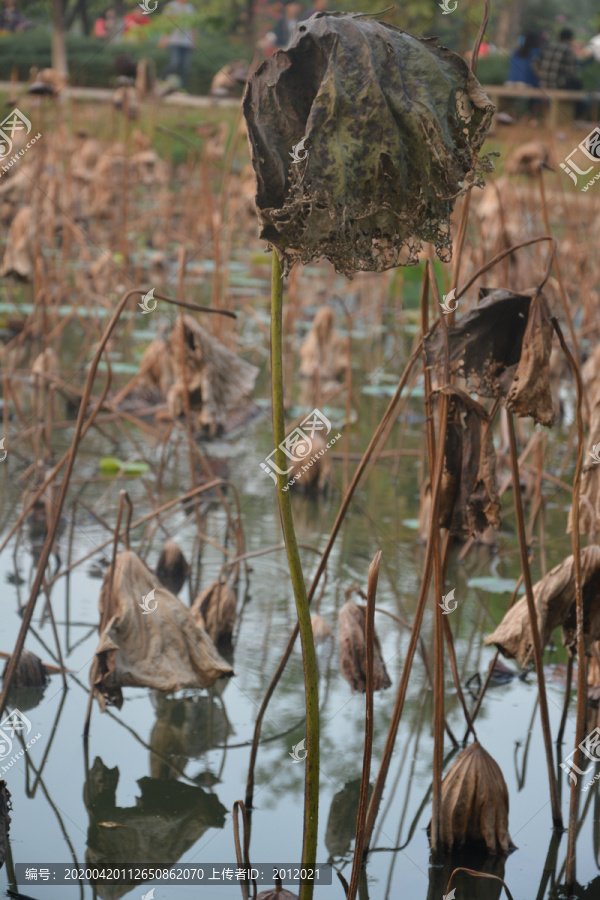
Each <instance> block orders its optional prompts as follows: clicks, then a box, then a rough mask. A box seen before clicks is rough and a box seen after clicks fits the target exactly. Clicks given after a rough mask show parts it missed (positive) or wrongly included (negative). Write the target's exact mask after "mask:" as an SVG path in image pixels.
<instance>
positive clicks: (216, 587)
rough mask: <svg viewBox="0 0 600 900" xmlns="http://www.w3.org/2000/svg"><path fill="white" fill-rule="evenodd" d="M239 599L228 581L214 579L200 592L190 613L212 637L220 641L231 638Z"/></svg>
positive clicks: (215, 640)
mask: <svg viewBox="0 0 600 900" xmlns="http://www.w3.org/2000/svg"><path fill="white" fill-rule="evenodd" d="M236 609H237V600H236V597H235V594H234V593H233V591H232V589H231V585H230V584H229V582H228V581H224V582H218V581H213V582H212V584H209V585H208V587H206V588H204V590H203V591H202V593H201V594H198V596H197V597H196V599H195V600H194V602H193V604H192V608H191V609H190V613H191V615H192V618H193V619H194V621H195V622H197V623H198V625H199V626H200V627H201V628H204V630H205V631H206V633H207V634H208V635H209V637H210V639H211V640H212V641H214V642H215V644H218V643H221V642H222V643H226V642H227V641H230V640H231V635H232V634H233V626H234V625H235V619H236Z"/></svg>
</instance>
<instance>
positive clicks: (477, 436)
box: [440, 388, 500, 538]
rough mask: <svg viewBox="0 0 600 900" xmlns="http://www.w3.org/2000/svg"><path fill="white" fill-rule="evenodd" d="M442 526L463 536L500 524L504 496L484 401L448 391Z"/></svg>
mask: <svg viewBox="0 0 600 900" xmlns="http://www.w3.org/2000/svg"><path fill="white" fill-rule="evenodd" d="M448 393H449V394H450V398H449V403H448V416H447V420H446V421H447V424H446V439H445V448H444V471H443V473H442V485H441V497H440V527H441V528H447V529H449V531H450V534H453V535H457V536H460V537H464V538H467V537H470V536H471V535H480V534H483V532H484V531H485V530H486V529H487V528H488V526H490V525H491V526H492V527H494V528H499V527H500V515H499V513H500V498H499V496H498V485H497V482H496V454H495V451H494V441H493V437H492V429H491V427H490V423H489V421H488V416H487V413H486V411H485V409H484V408H483V407H482V406H481V404H479V403H477V402H476V401H475V400H472V399H471V398H470V397H469V395H468V394H465V393H464V392H463V391H459V390H457V389H456V388H454V389H450V390H449V391H448Z"/></svg>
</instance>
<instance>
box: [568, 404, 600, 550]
mask: <svg viewBox="0 0 600 900" xmlns="http://www.w3.org/2000/svg"><path fill="white" fill-rule="evenodd" d="M596 398H597V399H596V403H595V404H594V406H593V407H592V411H591V413H590V427H589V432H588V436H587V440H586V448H589V449H588V450H587V452H586V453H584V456H583V470H582V473H581V493H580V498H579V531H580V533H581V534H586V533H587V534H593V533H594V532H598V531H599V530H600V463H599V462H598V460H597V459H596V458H595V456H599V457H600V395H599V394H596ZM592 454H595V456H594V455H592ZM572 528H573V508H572V507H571V509H570V511H569V525H568V528H567V531H568V532H569V533H570V532H571V530H572Z"/></svg>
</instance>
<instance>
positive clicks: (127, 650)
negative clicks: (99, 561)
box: [90, 550, 233, 711]
mask: <svg viewBox="0 0 600 900" xmlns="http://www.w3.org/2000/svg"><path fill="white" fill-rule="evenodd" d="M112 571H113V567H112V566H109V568H108V570H107V572H106V575H105V576H104V581H103V583H102V588H101V590H100V597H99V600H98V608H99V611H100V616H101V620H100V642H99V644H98V647H97V648H96V653H95V657H94V661H93V663H92V668H91V671H90V683H91V684H93V685H94V694H95V696H96V698H97V700H98V702H99V704H100V707H101V709H102V710H103V711H104V710H105V709H106V705H107V703H108V704H114V705H115V706H117V707H118V708H120V707H121V706H122V704H123V695H122V691H121V688H122V687H127V686H132V687H151V688H155V689H156V690H159V691H165V692H169V691H177V690H181V689H182V688H186V687H189V688H197V687H210V686H211V685H212V684H214V683H215V681H217V679H219V678H223V677H225V676H229V675H233V670H232V668H231V666H230V665H229V664H228V663H227V662H225V660H224V659H223V658H222V657H221V656H220V655H219V654H218V653H217V650H216V648H215V647H214V645H213V643H212V641H211V640H210V638H209V637H208V635H207V634H206V632H204V631H203V630H202V628H200V627H199V626H198V625H197V624H196V622H194V620H193V618H192V616H191V615H190V611H189V610H188V609H187V607H186V606H184V604H183V603H182V602H181V600H179V599H178V598H177V597H175V596H174V595H173V594H171V593H170V592H169V591H167V590H166V588H164V587H163V586H162V585H161V584H160V582H159V580H158V578H157V577H156V576H155V575H153V573H152V572H151V571H150V569H148V567H147V566H146V565H145V564H144V563H143V562H142V560H141V559H140V558H139V556H137V555H136V554H135V553H133V552H132V551H131V550H124V551H123V552H122V553H120V554H119V556H118V557H117V559H116V561H115V566H114V575H113V583H112V588H111V583H110V582H111V574H112ZM151 592H154V593H153V600H154V603H156V607H155V608H154V609H153V611H152V612H149V613H144V612H142V602H143V599H144V597H146V596H147V595H148V594H150V593H151ZM154 603H152V602H151V601H148V602H147V604H146V605H147V607H149V608H150V607H154Z"/></svg>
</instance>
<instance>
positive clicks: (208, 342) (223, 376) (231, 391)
mask: <svg viewBox="0 0 600 900" xmlns="http://www.w3.org/2000/svg"><path fill="white" fill-rule="evenodd" d="M181 345H182V333H181V322H180V321H179V320H178V321H177V322H176V323H175V325H174V327H173V331H172V333H171V337H170V349H171V353H172V360H173V369H174V372H175V378H176V381H175V384H173V385H172V386H171V388H170V390H169V392H168V394H167V404H168V406H169V411H170V413H171V415H172V416H173V417H177V416H180V415H182V414H183V413H184V412H185V392H186V390H187V393H188V397H189V403H190V408H191V409H192V410H194V411H197V412H198V421H199V424H200V425H203V426H205V427H206V428H208V429H210V431H211V432H212V433H214V432H216V431H218V430H219V429H220V428H224V427H225V426H226V424H227V419H228V417H229V415H230V414H231V413H233V412H234V411H235V410H236V409H237V408H239V406H240V404H241V402H242V400H243V399H244V398H245V397H247V396H248V395H249V394H251V393H252V390H253V388H254V382H255V381H256V376H257V375H258V369H257V368H256V366H253V365H251V364H250V363H247V362H246V361H245V360H243V359H240V358H239V357H238V356H236V354H235V353H232V351H231V350H229V349H228V348H227V347H226V346H225V345H224V344H222V343H221V342H220V341H218V340H217V338H215V337H214V336H213V335H212V334H210V332H208V331H206V330H205V329H204V328H202V326H201V325H199V324H198V322H196V320H195V319H194V318H192V316H189V315H185V316H183V347H184V353H183V358H182V353H181Z"/></svg>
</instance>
